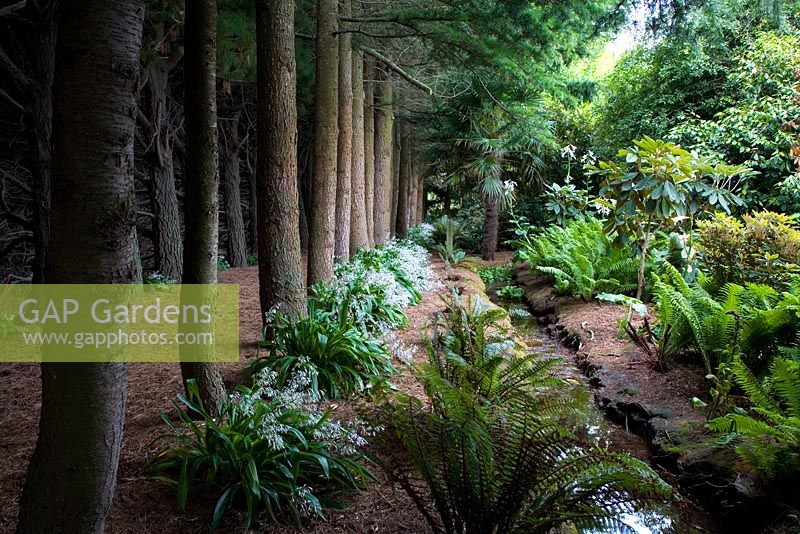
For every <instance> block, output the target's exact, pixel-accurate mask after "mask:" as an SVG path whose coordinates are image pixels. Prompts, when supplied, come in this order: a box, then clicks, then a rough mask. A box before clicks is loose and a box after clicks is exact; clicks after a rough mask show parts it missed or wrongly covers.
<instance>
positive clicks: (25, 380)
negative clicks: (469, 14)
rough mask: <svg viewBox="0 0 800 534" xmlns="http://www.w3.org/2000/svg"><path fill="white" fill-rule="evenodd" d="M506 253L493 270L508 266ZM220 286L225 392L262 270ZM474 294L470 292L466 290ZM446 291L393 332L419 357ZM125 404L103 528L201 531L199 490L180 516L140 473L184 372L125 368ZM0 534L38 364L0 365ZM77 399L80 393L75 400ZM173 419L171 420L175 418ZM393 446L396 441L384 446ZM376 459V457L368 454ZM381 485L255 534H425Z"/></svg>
mask: <svg viewBox="0 0 800 534" xmlns="http://www.w3.org/2000/svg"><path fill="white" fill-rule="evenodd" d="M509 259H510V256H508V255H504V256H501V257H500V259H499V260H498V261H496V262H494V263H495V264H498V263H503V262H507V261H508V260H509ZM433 269H434V272H435V274H436V276H437V277H438V278H439V279H445V278H450V279H454V280H450V282H448V283H451V284H455V285H463V284H460V280H473V281H474V280H479V278H478V276H477V275H476V274H475V273H473V272H472V271H469V270H466V269H460V268H455V269H453V270H452V271H450V272H449V274H448V273H446V272H445V271H446V269H445V266H444V264H443V263H442V262H441V261H439V260H438V259H437V260H434V261H433ZM219 279H220V282H224V283H231V284H239V286H240V328H241V332H240V352H241V358H240V361H239V362H237V363H226V364H222V365H221V367H222V374H223V378H224V380H225V383H226V385H227V386H228V387H229V388H231V387H233V386H235V385H237V384H239V383H241V381H242V369H243V368H244V367H245V366H246V365H247V363H248V361H249V359H250V358H253V357H256V356H258V355H259V346H258V341H259V340H260V338H261V316H260V313H261V312H260V308H259V298H258V268H257V267H248V268H242V269H229V270H228V271H226V272H224V273H221V274H220V277H219ZM463 290H464V291H465V292H467V293H468V292H470V291H471V289H470V287H466V288H463ZM442 291H444V289H439V290H438V291H432V292H426V293H423V295H422V301H421V302H420V303H419V304H418V305H417V306H413V307H410V308H407V309H406V314H407V316H408V318H409V324H408V325H407V326H406V327H405V328H404V329H402V330H401V331H399V332H397V334H398V336H399V337H400V338H401V339H402V340H403V342H404V343H405V344H406V345H410V346H414V347H416V348H417V351H416V356H415V358H416V359H417V360H419V359H421V358H423V357H424V353H425V341H426V340H427V338H428V335H429V330H428V328H427V325H428V323H429V321H430V319H431V317H432V315H433V314H434V313H435V312H436V311H440V310H442V309H444V302H443V301H442V299H441V298H440V297H439V295H440V293H441V292H442ZM127 368H128V399H127V406H126V415H125V434H124V438H123V442H122V453H121V458H120V464H119V474H118V484H117V489H116V495H115V497H114V502H113V505H112V509H111V512H110V514H109V517H108V521H107V526H106V529H107V531H108V532H111V533H120V534H127V533H134V532H135V533H150V532H152V533H156V532H158V533H165V534H167V533H194V532H198V533H199V532H207V531H208V525H209V524H210V522H211V515H212V512H213V508H214V504H215V500H214V499H213V496H204V495H203V492H202V491H201V490H200V488H198V490H199V491H190V494H189V500H188V504H187V507H186V510H184V511H180V510H179V509H178V506H177V497H176V491H175V488H174V487H173V486H170V485H168V484H166V483H163V482H159V481H156V480H153V479H152V478H149V477H147V476H146V475H144V474H142V473H141V469H142V467H143V465H144V464H145V462H146V460H147V458H148V455H150V454H152V453H153V452H154V451H156V450H157V448H158V437H159V436H160V435H161V434H163V433H165V432H166V431H167V430H168V429H167V427H166V425H165V424H164V422H163V421H162V419H161V417H160V415H159V414H160V412H162V411H164V412H167V413H168V414H170V415H171V416H174V414H175V408H174V407H173V405H172V402H173V401H174V400H175V398H176V397H175V395H176V393H178V392H179V391H181V387H182V386H181V374H180V369H179V367H178V366H177V365H174V364H168V363H164V364H157V363H155V364H154V363H139V364H129V365H128V366H127ZM400 369H401V372H400V374H399V376H395V377H393V378H392V383H394V384H395V385H396V386H397V388H398V389H399V390H401V391H404V392H406V393H411V394H414V395H417V396H420V397H423V396H424V393H423V391H422V388H421V386H420V385H419V384H418V382H417V381H416V379H415V378H414V376H413V374H412V372H411V368H410V367H409V366H400ZM0 378H1V379H2V383H3V386H4V387H2V388H0V503H2V505H0V533H10V532H13V531H14V529H15V525H16V518H17V513H18V511H19V499H20V495H21V492H22V485H23V482H24V478H25V470H26V468H27V465H28V462H29V460H30V457H31V455H32V454H33V449H34V447H35V445H36V436H37V431H38V421H39V412H40V409H41V402H40V395H41V385H40V373H39V365H38V364H23V363H0ZM75 394H76V395H79V394H80V392H75ZM364 402H365V401H356V402H354V403H340V404H337V405H333V406H332V407H333V409H334V419H342V420H346V419H349V418H351V417H352V416H353V415H354V414H355V413H358V412H359V409H360V406H359V403H364ZM173 418H174V417H173ZM387 441H389V443H392V442H391V441H390V440H387ZM370 452H371V453H374V454H376V455H378V456H381V451H380V450H371V451H370ZM373 472H374V473H375V474H376V475H377V476H378V478H379V482H378V483H377V484H372V485H370V487H369V489H368V490H367V491H362V492H356V493H353V494H352V495H351V496H350V500H349V503H348V508H347V509H346V510H341V511H330V512H328V515H327V521H321V520H313V521H311V522H309V523H308V524H305V525H304V526H303V527H302V528H301V527H295V526H287V525H270V524H263V525H258V526H257V527H256V528H255V530H256V531H258V532H275V533H277V532H281V533H293V532H298V533H299V532H317V533H322V532H325V533H340V532H342V533H343V532H386V533H401V532H413V533H423V532H427V531H428V530H429V529H428V526H427V523H426V522H425V520H424V518H423V517H422V515H421V514H420V513H419V512H418V511H417V508H416V506H415V505H414V503H413V502H412V501H411V499H410V498H409V497H408V496H407V494H406V493H405V492H404V491H403V490H402V489H401V488H400V487H399V486H395V485H393V484H391V483H390V482H389V481H388V480H387V479H386V477H385V476H384V475H383V474H382V473H381V472H380V469H379V468H377V467H375V468H374V469H373ZM242 525H243V519H242V517H237V516H236V515H235V514H230V515H228V518H227V520H226V521H224V524H223V525H222V527H221V528H220V529H219V530H218V531H219V532H241V530H242Z"/></svg>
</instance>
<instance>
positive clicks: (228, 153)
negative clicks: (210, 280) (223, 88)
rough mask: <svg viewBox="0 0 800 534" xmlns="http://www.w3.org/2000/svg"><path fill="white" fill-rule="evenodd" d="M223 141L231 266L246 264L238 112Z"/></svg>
mask: <svg viewBox="0 0 800 534" xmlns="http://www.w3.org/2000/svg"><path fill="white" fill-rule="evenodd" d="M226 139H227V141H226V143H225V145H226V146H225V163H224V165H223V168H224V180H223V189H224V195H223V199H224V201H225V222H226V227H227V229H228V263H230V265H231V267H244V266H245V265H247V233H246V231H245V229H244V215H243V214H242V190H241V187H242V175H241V163H242V162H241V159H240V158H239V150H240V148H241V144H240V141H239V114H238V113H237V114H236V115H235V116H234V118H233V120H232V121H231V126H230V127H229V128H228V135H227V137H226Z"/></svg>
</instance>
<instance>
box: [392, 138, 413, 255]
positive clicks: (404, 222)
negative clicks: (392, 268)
mask: <svg viewBox="0 0 800 534" xmlns="http://www.w3.org/2000/svg"><path fill="white" fill-rule="evenodd" d="M399 159H400V173H399V174H400V176H399V179H398V186H397V223H396V226H397V237H398V238H399V239H405V238H406V237H408V214H409V211H408V207H409V206H408V189H409V183H410V180H411V127H410V125H409V124H408V123H403V125H402V128H400V158H399Z"/></svg>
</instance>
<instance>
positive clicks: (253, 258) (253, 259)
mask: <svg viewBox="0 0 800 534" xmlns="http://www.w3.org/2000/svg"><path fill="white" fill-rule="evenodd" d="M247 265H249V266H250V267H255V266H257V265H258V254H250V255H249V256H247Z"/></svg>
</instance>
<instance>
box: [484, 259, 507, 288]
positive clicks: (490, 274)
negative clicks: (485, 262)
mask: <svg viewBox="0 0 800 534" xmlns="http://www.w3.org/2000/svg"><path fill="white" fill-rule="evenodd" d="M478 276H480V277H481V280H483V283H484V284H486V285H489V284H493V283H495V282H504V281H506V280H511V265H510V264H505V265H492V266H491V267H478Z"/></svg>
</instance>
